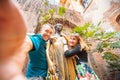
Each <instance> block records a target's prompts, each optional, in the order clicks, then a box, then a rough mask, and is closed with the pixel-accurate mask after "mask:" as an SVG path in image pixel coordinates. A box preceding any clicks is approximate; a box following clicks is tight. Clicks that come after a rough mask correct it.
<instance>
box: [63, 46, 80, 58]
mask: <svg viewBox="0 0 120 80" xmlns="http://www.w3.org/2000/svg"><path fill="white" fill-rule="evenodd" d="M80 47H81V46H80V44H78V45H77V46H76V47H75V48H74V49H72V50H66V51H65V54H64V55H65V57H71V56H74V55H76V54H79V53H80Z"/></svg>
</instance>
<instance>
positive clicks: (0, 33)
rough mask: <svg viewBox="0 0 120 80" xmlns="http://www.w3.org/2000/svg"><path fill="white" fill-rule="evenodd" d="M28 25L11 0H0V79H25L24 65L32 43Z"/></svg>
mask: <svg viewBox="0 0 120 80" xmlns="http://www.w3.org/2000/svg"><path fill="white" fill-rule="evenodd" d="M26 31H27V29H26V25H25V22H24V19H23V17H22V15H21V13H20V11H19V9H18V8H17V7H16V6H15V4H13V3H12V1H11V0H0V80H25V77H24V76H23V75H22V67H23V64H24V60H25V57H26V53H27V52H28V51H29V50H31V49H32V43H31V41H30V39H29V38H27V37H26Z"/></svg>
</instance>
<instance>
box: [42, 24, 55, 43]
mask: <svg viewBox="0 0 120 80" xmlns="http://www.w3.org/2000/svg"><path fill="white" fill-rule="evenodd" d="M52 33H53V29H52V28H51V27H49V26H47V27H45V28H43V29H42V30H41V34H42V37H43V39H44V40H45V41H47V40H48V39H49V38H50V36H51V35H52Z"/></svg>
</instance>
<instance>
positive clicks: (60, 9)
mask: <svg viewBox="0 0 120 80" xmlns="http://www.w3.org/2000/svg"><path fill="white" fill-rule="evenodd" d="M65 12H66V8H65V7H63V6H62V7H60V8H59V15H60V16H62V15H63V14H64V13H65Z"/></svg>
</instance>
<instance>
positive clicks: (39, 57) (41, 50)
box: [26, 24, 53, 80]
mask: <svg viewBox="0 0 120 80" xmlns="http://www.w3.org/2000/svg"><path fill="white" fill-rule="evenodd" d="M52 33H53V28H52V26H51V25H50V24H45V25H43V26H42V29H41V34H36V35H33V36H30V39H31V41H32V45H33V48H32V50H31V51H30V52H29V58H30V62H29V64H28V69H27V72H26V77H27V78H28V80H45V77H46V76H47V71H48V64H47V57H46V41H47V40H48V39H49V38H50V36H51V35H52Z"/></svg>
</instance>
